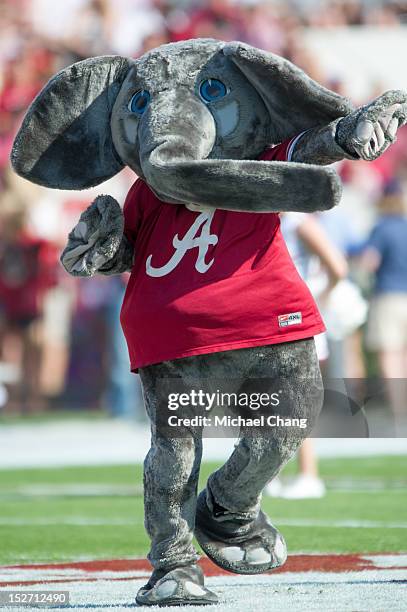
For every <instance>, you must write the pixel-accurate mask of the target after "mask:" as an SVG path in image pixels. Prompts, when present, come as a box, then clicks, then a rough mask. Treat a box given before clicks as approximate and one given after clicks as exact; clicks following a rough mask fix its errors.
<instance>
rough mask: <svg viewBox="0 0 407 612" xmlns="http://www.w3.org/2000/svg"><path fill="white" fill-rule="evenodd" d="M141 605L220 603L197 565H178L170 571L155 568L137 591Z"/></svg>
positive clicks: (137, 598)
mask: <svg viewBox="0 0 407 612" xmlns="http://www.w3.org/2000/svg"><path fill="white" fill-rule="evenodd" d="M136 602H137V603H138V605H139V606H187V605H194V606H199V605H201V606H204V605H209V604H216V603H218V598H217V596H216V595H215V593H212V591H210V590H209V589H207V588H206V587H205V586H204V575H203V572H202V570H201V568H200V567H198V566H197V565H188V566H185V567H177V568H175V569H173V570H170V571H169V572H165V570H155V571H154V572H153V573H152V575H151V578H150V580H149V581H148V582H147V584H145V585H144V586H143V587H141V589H140V590H139V592H138V593H137V597H136Z"/></svg>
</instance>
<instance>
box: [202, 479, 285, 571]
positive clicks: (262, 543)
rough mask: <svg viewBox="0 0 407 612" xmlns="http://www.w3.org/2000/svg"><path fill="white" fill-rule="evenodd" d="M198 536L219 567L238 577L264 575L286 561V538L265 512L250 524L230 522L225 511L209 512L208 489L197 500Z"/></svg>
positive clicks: (203, 547) (204, 548) (232, 520)
mask: <svg viewBox="0 0 407 612" xmlns="http://www.w3.org/2000/svg"><path fill="white" fill-rule="evenodd" d="M221 510H223V509H221ZM195 537H196V539H197V540H198V542H199V545H200V546H201V548H202V549H203V550H204V552H205V553H206V554H207V555H208V557H209V558H210V559H211V560H212V561H213V562H214V563H216V565H218V566H219V567H221V568H222V569H224V570H227V571H229V572H234V573H236V574H261V573H262V572H267V571H268V570H271V569H275V568H276V567H279V566H280V565H283V563H284V562H285V560H286V559H287V547H286V544H285V541H284V538H283V536H282V535H281V534H280V533H279V532H278V531H277V529H276V528H275V527H273V525H272V524H271V523H270V521H269V519H268V517H267V515H266V514H264V512H262V511H261V510H260V512H259V514H258V516H257V518H256V519H254V520H253V521H250V522H247V521H246V522H244V523H242V521H236V520H234V519H233V517H231V518H230V519H228V512H227V511H226V510H224V511H223V512H217V511H215V512H212V511H211V510H210V508H209V506H208V504H207V499H206V490H204V491H202V492H201V494H200V495H199V497H198V504H197V513H196V522H195Z"/></svg>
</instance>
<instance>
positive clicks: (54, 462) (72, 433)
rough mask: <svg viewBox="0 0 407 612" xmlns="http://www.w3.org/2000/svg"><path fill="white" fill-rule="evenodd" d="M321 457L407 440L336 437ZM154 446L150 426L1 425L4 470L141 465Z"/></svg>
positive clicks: (225, 450)
mask: <svg viewBox="0 0 407 612" xmlns="http://www.w3.org/2000/svg"><path fill="white" fill-rule="evenodd" d="M233 445H234V440H233V439H232V438H227V439H224V438H206V439H205V440H204V460H207V461H209V460H211V461H223V460H224V459H226V458H227V457H228V456H229V455H230V453H231V452H232V450H233ZM315 445H316V449H317V452H318V455H319V456H320V457H358V456H371V455H402V454H405V453H407V439H403V438H371V439H359V438H351V439H346V440H343V439H335V438H321V439H318V440H316V441H315ZM149 447H150V430H149V428H148V426H147V425H140V424H137V423H131V422H130V423H129V422H121V421H111V420H101V421H99V420H98V421H94V422H93V421H89V422H88V421H81V420H79V421H75V420H69V421H65V422H53V423H37V424H36V423H26V424H25V423H22V424H19V425H2V426H1V427H0V449H1V450H0V469H7V468H19V467H21V468H23V467H50V466H52V467H61V466H75V465H76V466H81V465H122V464H132V463H140V462H142V461H143V459H144V457H145V455H146V454H147V451H148V449H149Z"/></svg>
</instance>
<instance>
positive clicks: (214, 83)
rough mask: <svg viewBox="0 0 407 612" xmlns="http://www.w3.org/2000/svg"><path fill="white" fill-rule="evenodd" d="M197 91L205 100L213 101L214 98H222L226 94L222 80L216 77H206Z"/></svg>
mask: <svg viewBox="0 0 407 612" xmlns="http://www.w3.org/2000/svg"><path fill="white" fill-rule="evenodd" d="M199 93H200V94H201V98H202V99H203V100H204V101H205V102H215V100H220V99H221V98H224V97H225V96H226V95H227V93H228V90H227V89H226V85H224V84H223V83H222V81H218V79H208V80H206V81H202V83H201V86H200V88H199Z"/></svg>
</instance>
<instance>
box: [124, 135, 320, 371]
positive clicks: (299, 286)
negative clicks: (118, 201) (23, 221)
mask: <svg viewBox="0 0 407 612" xmlns="http://www.w3.org/2000/svg"><path fill="white" fill-rule="evenodd" d="M292 142H293V141H289V142H286V143H283V144H281V145H278V146H276V147H273V148H270V149H267V150H266V151H265V153H263V154H262V155H261V157H260V159H261V160H269V161H271V160H274V161H287V157H288V155H289V153H288V151H289V149H290V144H291V143H292ZM124 217H125V234H126V236H127V238H128V239H129V240H130V241H131V242H132V243H133V244H134V251H135V259H134V265H133V269H132V272H131V276H130V279H129V282H128V285H127V290H126V294H125V297H124V302H123V306H122V311H121V322H122V326H123V331H124V334H125V336H126V340H127V344H128V348H129V354H130V362H131V369H132V370H137V368H141V367H143V366H147V365H150V364H153V363H159V362H161V361H166V360H169V359H179V358H181V357H187V356H190V355H200V354H204V353H214V352H219V351H226V350H232V349H239V348H246V347H254V346H263V345H266V344H278V343H281V342H289V341H293V340H300V339H303V338H310V337H312V336H314V335H316V334H319V333H321V332H323V331H324V330H325V327H324V324H323V322H322V319H321V316H320V314H319V312H318V308H317V306H316V304H315V302H314V299H313V298H312V296H311V294H310V292H309V290H308V288H307V286H306V285H305V283H304V281H303V280H302V279H301V277H300V276H299V274H298V272H297V271H296V268H295V266H294V264H293V262H292V260H291V257H290V255H289V254H288V251H287V248H286V246H285V243H284V240H283V237H282V235H281V231H280V219H279V216H278V214H277V213H245V212H231V211H226V210H218V209H216V210H211V211H204V212H193V211H190V210H188V209H187V208H186V207H185V206H184V205H176V204H169V203H166V202H162V201H161V200H159V199H158V198H157V197H156V196H155V195H154V193H153V192H152V191H151V189H150V188H149V187H148V185H147V184H146V183H145V182H144V181H143V180H141V179H138V180H137V181H136V182H135V183H134V185H133V186H132V188H131V189H130V191H129V194H128V196H127V198H126V202H125V205H124Z"/></svg>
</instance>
